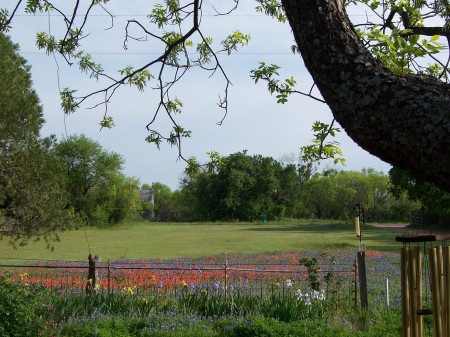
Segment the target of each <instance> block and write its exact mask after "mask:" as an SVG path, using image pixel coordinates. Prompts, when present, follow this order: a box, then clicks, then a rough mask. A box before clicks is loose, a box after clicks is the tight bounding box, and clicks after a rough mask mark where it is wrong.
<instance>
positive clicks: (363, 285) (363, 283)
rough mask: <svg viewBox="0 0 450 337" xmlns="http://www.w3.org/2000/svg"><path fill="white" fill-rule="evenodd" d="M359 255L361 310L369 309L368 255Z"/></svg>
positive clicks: (359, 253)
mask: <svg viewBox="0 0 450 337" xmlns="http://www.w3.org/2000/svg"><path fill="white" fill-rule="evenodd" d="M357 255H358V269H359V288H360V289H359V292H360V294H359V296H360V298H361V308H363V309H367V307H368V299H367V277H366V253H365V252H364V251H360V252H358V253H357Z"/></svg>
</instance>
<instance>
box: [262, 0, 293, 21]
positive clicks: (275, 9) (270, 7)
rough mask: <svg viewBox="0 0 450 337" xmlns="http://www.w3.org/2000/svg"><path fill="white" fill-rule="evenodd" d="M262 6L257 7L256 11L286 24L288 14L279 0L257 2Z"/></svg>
mask: <svg viewBox="0 0 450 337" xmlns="http://www.w3.org/2000/svg"><path fill="white" fill-rule="evenodd" d="M257 2H258V3H259V4H260V5H259V6H257V7H256V11H257V12H260V13H265V14H266V15H269V16H271V17H273V18H275V19H277V20H278V21H280V22H286V14H285V12H284V8H283V5H282V4H281V3H280V2H279V1H277V0H257Z"/></svg>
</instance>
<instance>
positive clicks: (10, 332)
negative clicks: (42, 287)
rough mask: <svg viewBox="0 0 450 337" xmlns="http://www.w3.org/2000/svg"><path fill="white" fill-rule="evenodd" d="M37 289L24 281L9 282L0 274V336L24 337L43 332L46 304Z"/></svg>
mask: <svg viewBox="0 0 450 337" xmlns="http://www.w3.org/2000/svg"><path fill="white" fill-rule="evenodd" d="M40 295H41V294H40V293H39V291H38V290H34V289H30V288H28V286H27V285H26V284H25V283H21V284H18V283H11V282H9V281H8V280H7V278H6V277H5V276H4V275H0V336H9V337H16V336H17V337H26V336H36V335H37V334H43V333H44V331H45V330H46V328H47V325H46V324H45V321H44V315H45V311H48V308H49V307H48V306H46V305H45V304H44V303H43V302H42V298H41V296H40Z"/></svg>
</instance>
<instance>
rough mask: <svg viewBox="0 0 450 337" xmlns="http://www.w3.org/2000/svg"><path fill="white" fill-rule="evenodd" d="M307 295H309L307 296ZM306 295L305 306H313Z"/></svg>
mask: <svg viewBox="0 0 450 337" xmlns="http://www.w3.org/2000/svg"><path fill="white" fill-rule="evenodd" d="M306 295H307V294H306ZM306 295H305V305H308V306H309V305H311V298H310V297H309V296H306Z"/></svg>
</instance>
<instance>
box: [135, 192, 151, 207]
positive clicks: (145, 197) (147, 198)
mask: <svg viewBox="0 0 450 337" xmlns="http://www.w3.org/2000/svg"><path fill="white" fill-rule="evenodd" d="M139 194H140V195H141V200H142V201H148V202H149V203H151V204H152V206H155V194H154V193H153V191H152V190H140V191H139Z"/></svg>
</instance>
